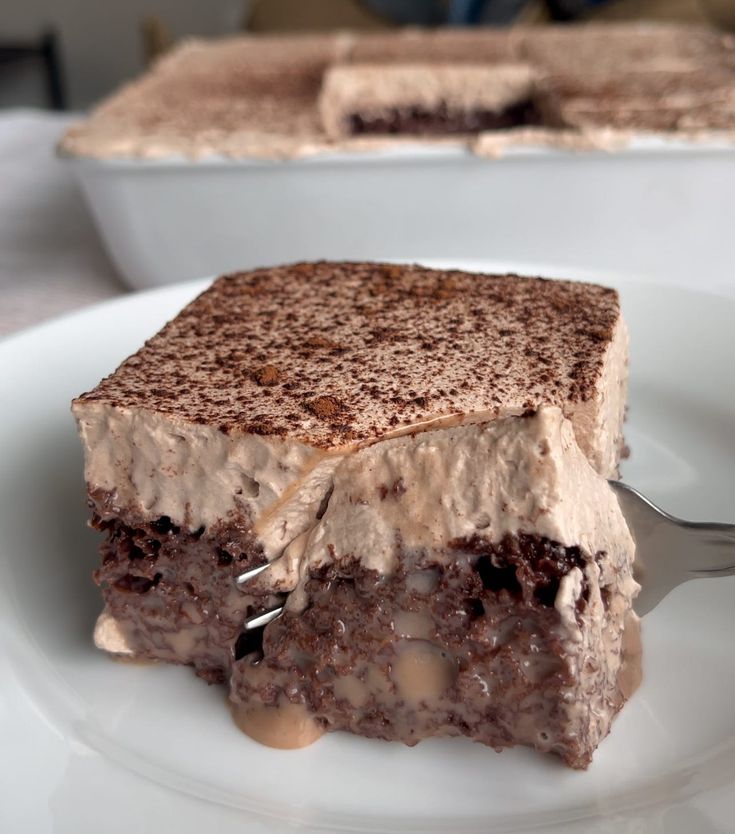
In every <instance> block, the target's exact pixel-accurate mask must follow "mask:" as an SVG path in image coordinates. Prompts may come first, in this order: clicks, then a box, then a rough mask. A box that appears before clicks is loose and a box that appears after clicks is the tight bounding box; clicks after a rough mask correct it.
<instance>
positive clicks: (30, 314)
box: [0, 110, 126, 336]
mask: <svg viewBox="0 0 735 834" xmlns="http://www.w3.org/2000/svg"><path fill="white" fill-rule="evenodd" d="M71 121H73V118H72V117H70V116H68V115H60V114H52V113H44V112H41V111H30V110H10V111H5V112H4V113H0V336H3V335H6V334H8V333H11V332H13V331H14V330H18V329H20V328H23V327H27V326H29V325H31V324H35V323H36V322H39V321H42V320H43V319H47V318H50V317H52V316H56V315H59V314H60V313H63V312H65V311H67V310H71V309H75V308H79V307H82V306H84V305H86V304H91V303H93V302H96V301H101V300H102V299H105V298H110V297H112V296H115V295H119V294H121V293H123V292H125V291H126V290H125V287H124V286H123V284H122V282H121V281H120V279H119V278H118V277H117V275H116V273H115V270H114V267H113V266H112V264H111V263H110V260H109V258H108V257H107V254H106V253H105V251H104V250H103V248H102V243H101V242H100V239H99V237H98V235H97V232H96V231H95V229H94V226H93V225H92V219H91V217H90V216H89V213H88V211H87V208H86V206H85V205H84V203H83V201H82V196H81V194H80V193H79V192H78V190H77V187H76V184H75V183H74V181H73V180H72V177H71V174H70V172H69V171H67V170H66V169H65V168H64V165H63V163H62V162H60V161H59V160H57V159H56V157H55V153H54V147H55V145H56V142H57V140H58V138H59V136H60V135H61V133H62V132H63V131H64V130H65V129H66V126H67V125H68V124H69V123H70V122H71Z"/></svg>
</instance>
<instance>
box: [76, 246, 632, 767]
mask: <svg viewBox="0 0 735 834" xmlns="http://www.w3.org/2000/svg"><path fill="white" fill-rule="evenodd" d="M626 381H627V335H626V329H625V325H624V322H623V319H622V317H621V313H620V306H619V301H618V297H617V294H616V293H615V292H614V291H613V290H610V289H606V288H603V287H599V286H595V285H591V284H584V283H575V282H567V281H548V280H544V279H540V278H526V277H519V276H515V275H475V274H469V273H464V272H459V271H437V270H430V269H425V268H422V267H418V266H399V265H392V264H374V263H328V262H322V263H307V264H296V265H293V266H286V267H280V268H273V269H263V270H256V271H254V272H250V273H240V274H235V275H230V276H225V277H223V278H220V279H219V280H218V281H216V282H215V283H214V284H213V286H212V287H211V288H210V289H209V290H207V291H206V292H205V293H204V294H202V295H201V296H200V297H199V298H198V299H196V300H195V301H193V302H192V303H191V304H190V305H189V306H188V307H187V308H185V309H184V310H183V311H182V312H181V313H180V314H179V316H177V317H176V318H175V319H174V320H173V321H172V322H170V323H169V324H168V325H166V326H165V327H164V328H163V330H162V331H161V332H160V333H158V334H157V335H156V336H154V337H153V338H152V339H151V340H150V341H149V342H147V343H146V345H145V346H144V347H143V348H141V350H140V351H139V352H138V353H136V354H135V355H134V356H132V357H130V358H129V359H128V360H126V361H125V362H124V363H123V364H122V365H121V366H120V368H118V369H117V371H115V373H114V374H112V375H111V376H110V377H107V378H106V379H105V380H103V381H102V382H101V383H100V384H99V385H98V386H97V387H96V388H95V389H94V390H93V391H91V392H89V393H87V394H83V395H82V396H81V397H79V398H78V399H77V400H75V402H74V405H73V409H74V413H75V416H76V418H77V421H78V425H79V429H80V434H81V437H82V441H83V443H84V448H85V476H86V481H87V488H88V492H89V500H90V505H91V508H92V512H93V520H92V523H93V525H94V526H95V527H97V528H99V529H100V530H102V531H103V532H104V536H105V537H104V542H103V544H102V565H101V567H100V568H99V569H98V571H97V572H96V579H97V582H98V583H99V584H100V586H101V588H102V593H103V597H104V600H105V608H104V611H103V613H102V614H101V616H100V618H99V621H98V623H97V627H96V630H95V638H96V642H97V645H98V646H99V647H100V648H102V649H104V650H106V651H108V652H110V653H112V654H114V655H117V656H120V657H136V658H150V659H154V660H162V661H169V662H176V663H186V664H190V665H192V666H193V667H194V669H195V670H196V671H197V673H198V674H200V675H201V676H203V677H205V678H206V679H207V680H209V681H212V682H228V681H229V684H230V698H231V702H232V705H233V709H234V712H235V716H236V719H237V722H238V724H239V725H240V726H241V727H242V728H243V729H245V730H246V732H248V733H249V734H251V735H252V736H253V737H255V738H258V739H260V740H262V741H265V742H266V743H271V744H274V745H277V746H283V747H293V746H299V745H302V744H304V743H306V742H308V741H311V740H314V739H315V738H316V737H318V735H320V734H321V733H322V732H324V731H326V730H330V729H335V730H337V729H344V730H350V731H352V732H357V733H360V734H363V735H367V736H375V737H379V738H386V739H399V740H402V741H405V742H407V743H415V742H416V741H418V740H420V739H421V738H425V737H427V736H432V735H466V736H469V737H470V738H473V739H476V740H478V741H482V742H484V743H486V744H489V745H491V746H494V747H496V748H501V747H505V746H510V745H513V744H527V745H531V746H534V747H536V748H538V749H540V750H550V751H553V752H556V753H558V754H559V755H561V756H562V757H563V758H564V760H565V761H566V762H567V763H568V764H570V765H571V766H573V767H584V766H586V765H587V764H588V763H589V761H590V758H591V755H592V752H593V751H594V749H595V747H596V746H597V744H598V743H599V741H600V739H601V738H603V737H604V736H605V735H606V734H607V732H608V731H609V728H610V722H611V720H612V718H613V716H614V715H615V713H616V712H617V711H618V710H619V709H620V707H621V706H622V704H623V703H624V701H625V699H626V697H628V695H629V694H630V692H631V691H632V688H633V687H634V685H635V680H636V675H637V668H638V657H639V651H638V649H637V637H636V634H637V620H636V617H635V615H634V614H633V612H632V600H633V598H634V595H635V592H636V589H637V586H636V584H635V582H634V580H633V578H632V563H633V558H634V547H633V542H632V540H631V538H630V535H629V533H628V530H627V527H626V525H625V521H624V519H623V516H622V514H621V512H620V509H619V507H618V505H617V501H616V499H615V497H614V495H613V493H612V491H611V489H610V488H609V486H608V484H607V480H606V479H607V478H610V477H614V476H615V475H616V473H617V467H618V463H619V459H620V454H621V451H622V448H623V441H622V423H623V415H624V408H625V391H626ZM259 566H266V567H265V569H264V570H263V571H262V572H260V573H259V574H258V575H257V576H253V578H251V579H248V581H245V582H238V577H242V576H243V574H248V573H249V572H250V571H251V569H253V568H256V567H259ZM281 608H283V613H282V614H281V616H280V617H277V618H276V619H274V620H273V621H272V622H270V623H269V624H268V625H266V626H265V627H264V628H263V627H261V628H248V627H246V623H252V621H253V618H258V617H259V616H260V615H262V614H264V613H267V612H271V611H275V610H278V609H281Z"/></svg>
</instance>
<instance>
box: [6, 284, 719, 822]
mask: <svg viewBox="0 0 735 834" xmlns="http://www.w3.org/2000/svg"><path fill="white" fill-rule="evenodd" d="M591 277H592V278H594V277H595V276H591ZM202 286H203V285H202V284H201V283H198V284H189V285H182V286H174V287H170V288H167V289H164V290H157V291H154V292H150V293H146V294H142V295H137V296H131V297H127V298H124V299H122V300H119V301H115V302H113V303H108V304H105V305H102V306H99V307H96V308H93V309H90V310H87V311H84V312H82V313H79V314H76V315H73V316H70V317H68V318H65V319H62V320H59V321H56V322H53V323H51V324H47V325H44V326H41V327H39V328H37V329H35V330H33V331H30V332H28V333H25V334H23V335H20V336H18V337H15V338H13V339H11V340H9V341H6V342H5V343H3V344H0V450H2V457H1V458H0V661H1V662H2V666H1V667H0V668H1V669H2V671H1V672H0V750H2V756H1V757H0V830H2V831H3V832H9V834H10V832H34V834H35V832H47V831H49V832H50V831H54V832H70V833H71V832H73V833H74V834H85V832H95V834H96V832H121V833H122V832H126V834H128V832H131V831H134V832H148V831H150V832H156V834H159V832H162V831H169V830H176V831H177V832H180V834H186V832H197V834H200V832H201V831H202V830H204V831H209V830H216V831H217V834H229V832H235V831H236V832H238V834H252V832H277V831H278V832H280V831H290V830H293V829H297V830H308V831H320V832H321V831H344V830H348V831H360V832H388V831H390V832H394V831H412V832H438V831H442V832H452V834H459V832H464V831H473V832H474V831H483V832H485V831H527V830H533V831H568V832H571V831H575V832H576V831H584V832H608V831H610V832H612V831H616V832H617V831H630V832H632V831H635V832H643V831H666V832H686V834H691V833H692V832H699V834H705V833H706V832H708V831H723V830H733V827H735V698H734V697H733V692H735V651H734V650H733V635H735V604H733V601H734V600H735V596H734V595H735V580H733V579H726V580H717V581H702V580H700V581H699V582H693V583H690V584H689V585H686V586H684V587H682V588H679V589H678V590H677V591H675V592H674V593H673V594H672V595H671V596H670V597H669V598H668V599H667V600H666V601H665V602H664V603H663V604H662V605H661V606H660V607H659V608H658V609H657V610H656V611H654V612H653V613H652V614H650V615H649V616H648V617H646V618H645V621H644V626H645V630H644V649H645V653H646V655H645V664H646V665H645V682H644V684H643V686H642V688H641V690H640V691H639V692H638V693H637V694H636V695H635V696H634V698H633V699H632V701H631V702H630V704H629V705H628V706H627V707H626V708H625V709H624V710H623V712H622V714H621V715H620V717H619V718H618V720H617V721H616V723H615V726H614V728H613V732H612V735H611V736H610V737H609V738H608V739H607V740H606V741H605V742H604V743H603V744H602V746H601V747H600V749H599V750H598V752H597V754H596V756H595V761H594V763H593V766H592V767H591V769H590V770H589V771H588V772H586V773H575V772H572V771H569V770H567V769H565V768H563V767H562V766H561V765H560V764H559V763H558V762H557V761H556V759H554V758H551V757H543V756H540V755H537V754H534V753H533V752H531V751H528V750H522V749H519V750H511V751H506V752H504V753H502V754H501V755H498V754H496V753H494V752H493V751H492V750H489V749H487V748H484V747H481V746H479V745H473V744H471V743H469V742H464V741H459V740H433V741H428V742H424V743H422V744H421V745H419V746H418V747H416V748H413V749H409V748H406V747H402V746H400V745H397V744H386V743H383V742H379V741H369V740H365V739H359V738H353V737H350V736H348V735H343V734H337V735H334V736H330V737H326V738H324V739H322V740H321V741H320V742H319V743H318V744H315V745H313V746H312V747H310V748H307V749H305V750H301V751H296V752H279V751H275V750H270V749H266V748H264V747H260V746H258V745H256V744H255V743H254V742H252V741H250V740H249V739H247V738H246V737H244V736H242V735H241V734H240V733H238V732H237V731H236V730H235V728H234V726H233V725H232V723H231V721H230V718H229V715H228V712H227V709H226V708H225V704H224V693H223V692H222V690H220V689H218V688H216V687H207V686H206V685H204V684H203V683H201V682H200V681H198V680H197V679H196V678H195V677H194V676H193V675H192V674H191V673H190V672H189V671H188V670H186V669H180V668H171V667H165V666H160V667H159V666H153V667H142V666H135V665H124V664H116V663H113V662H110V660H108V659H107V658H106V657H105V656H104V655H102V654H101V653H99V652H97V651H95V650H94V648H93V646H92V643H91V633H92V625H93V622H94V619H95V616H96V614H97V612H98V610H99V608H100V600H99V595H98V591H97V589H96V588H95V587H94V586H93V584H92V582H91V579H90V576H89V574H90V571H91V569H92V567H93V566H94V564H95V562H96V553H95V550H96V544H97V537H96V535H94V534H92V533H91V532H90V531H88V530H87V529H85V521H86V516H87V513H86V508H85V505H84V485H83V480H82V463H81V454H80V448H79V445H78V442H77V439H76V436H75V430H74V425H73V421H72V419H71V416H70V414H69V400H70V399H71V397H72V396H73V395H75V394H77V393H79V392H80V391H82V390H85V389H88V388H90V387H91V386H93V385H94V384H95V383H96V382H97V381H98V379H99V378H100V377H101V376H102V375H104V374H106V373H108V372H109V371H111V370H112V369H113V368H114V367H115V365H116V364H117V363H118V362H119V361H120V360H121V359H122V358H123V357H125V356H126V355H127V354H129V353H130V352H132V351H133V350H135V349H136V348H137V347H138V346H139V345H140V344H141V343H142V341H143V340H144V338H146V337H147V336H149V335H150V334H151V333H153V332H154V331H155V330H156V329H157V328H158V327H159V325H160V324H162V323H163V321H164V320H166V319H167V318H169V317H171V316H173V315H174V314H175V313H176V312H177V311H178V309H179V308H180V307H181V306H182V305H183V304H184V303H185V302H186V301H187V300H188V299H189V298H191V297H192V296H193V295H194V294H195V292H197V291H198V290H199V289H201V287H202ZM622 290H623V304H624V309H625V313H626V317H627V319H628V321H629V323H630V327H631V332H632V339H633V341H632V388H631V394H630V402H631V407H630V418H629V424H628V439H629V441H630V445H631V446H632V448H633V457H632V458H631V460H630V461H629V462H628V463H626V465H625V470H624V475H625V478H626V479H627V480H628V481H629V482H630V483H632V484H635V485H636V486H638V487H639V488H641V489H642V490H643V491H644V492H645V493H647V494H648V495H650V496H651V497H652V498H653V499H655V500H656V501H658V502H659V503H661V504H662V505H663V506H665V507H666V508H668V509H669V510H670V511H672V512H674V513H677V514H681V515H686V516H689V517H692V518H703V517H707V518H711V519H713V520H727V519H728V518H730V519H732V517H733V516H735V507H734V505H733V494H734V493H735V384H734V383H733V369H732V366H733V359H734V358H735V355H734V354H735V347H734V345H735V337H734V336H733V332H734V331H735V302H733V301H727V300H724V299H718V298H716V297H714V296H706V295H698V294H695V293H690V292H687V291H684V290H674V289H670V288H669V289H667V288H663V287H655V286H651V285H648V286H646V285H636V284H630V285H625V284H624V285H622Z"/></svg>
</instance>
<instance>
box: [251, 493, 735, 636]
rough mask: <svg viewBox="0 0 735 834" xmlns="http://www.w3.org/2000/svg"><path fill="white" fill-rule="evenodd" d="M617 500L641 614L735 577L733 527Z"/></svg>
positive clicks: (275, 611) (274, 611)
mask: <svg viewBox="0 0 735 834" xmlns="http://www.w3.org/2000/svg"><path fill="white" fill-rule="evenodd" d="M609 484H610V486H611V487H612V489H613V490H614V491H615V494H616V495H617V497H618V503H619V504H620V509H621V510H622V511H623V515H624V516H625V520H626V521H627V523H628V527H629V528H630V532H631V534H632V536H633V538H634V539H635V543H636V579H637V580H638V582H640V584H641V591H640V593H639V594H638V597H637V598H636V601H635V610H636V613H637V614H638V615H639V616H641V617H642V616H643V615H644V614H648V612H649V611H652V610H653V609H654V608H655V607H656V606H657V605H658V604H659V602H661V600H662V599H663V598H664V597H665V596H667V594H669V593H670V592H671V591H673V590H674V588H676V587H677V586H679V585H681V584H683V583H684V582H688V581H689V580H690V579H700V578H715V577H718V576H735V524H719V523H717V522H701V521H683V520H682V519H680V518H675V517H674V516H673V515H669V514H668V513H667V512H664V511H663V510H661V509H659V508H658V507H657V506H656V505H655V504H653V503H652V502H651V501H649V500H648V499H647V498H646V497H645V496H643V495H641V493H640V492H638V490H636V489H633V487H631V486H628V485H627V484H624V483H622V482H621V481H609ZM273 564H274V562H268V563H267V564H265V565H258V567H255V568H250V570H247V571H245V572H244V573H241V574H240V575H239V576H238V577H237V580H236V582H237V584H238V586H240V587H242V586H243V585H244V584H246V583H247V582H249V581H250V580H251V579H254V578H255V577H256V576H258V575H259V574H261V573H262V572H263V571H264V570H267V569H268V568H269V567H271V565H273ZM283 608H284V606H283V605H279V606H277V607H275V608H271V609H269V610H268V611H264V612H262V613H260V614H257V615H256V616H254V617H250V618H249V619H248V620H246V621H245V623H244V625H243V631H252V630H254V629H257V628H263V627H264V626H267V625H268V623H271V622H273V620H275V619H276V618H277V617H280V615H281V614H282V613H283Z"/></svg>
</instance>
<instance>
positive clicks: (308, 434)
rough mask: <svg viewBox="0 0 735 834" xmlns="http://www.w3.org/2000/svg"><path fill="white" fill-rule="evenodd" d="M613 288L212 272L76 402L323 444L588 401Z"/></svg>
mask: <svg viewBox="0 0 735 834" xmlns="http://www.w3.org/2000/svg"><path fill="white" fill-rule="evenodd" d="M619 319H620V306H619V302H618V296H617V293H616V292H615V291H614V290H612V289H607V288H605V287H600V286H596V285H593V284H584V283H580V282H569V281H548V280H545V279H543V278H529V277H519V276H517V275H477V274H472V273H466V272H460V271H457V270H445V271H442V270H433V269H426V268H424V267H421V266H415V265H396V264H379V263H378V264H376V263H344V262H317V263H300V264H293V265H290V266H283V267H275V268H269V269H259V270H255V271H253V272H242V273H234V274H232V275H227V276H224V277H222V278H219V279H218V280H217V281H215V283H214V284H213V285H212V286H211V287H210V288H209V289H208V290H207V291H206V292H205V293H203V294H202V295H201V296H200V297H199V298H197V299H196V300H194V301H193V302H192V303H191V304H189V305H188V306H187V307H186V308H185V309H184V310H182V312H181V313H180V314H179V315H178V316H177V317H176V318H175V319H174V320H173V321H171V322H169V324H167V325H166V326H165V327H164V328H163V329H162V330H161V331H160V332H159V333H158V334H157V335H155V336H154V337H153V338H152V339H150V340H149V341H148V342H147V343H146V344H145V345H144V346H143V347H142V348H141V349H140V350H139V351H138V352H137V353H136V354H135V355H134V356H132V357H130V358H129V359H127V360H126V361H125V362H124V363H123V364H122V365H121V366H120V368H118V370H117V371H116V372H115V373H114V374H112V375H111V376H109V377H107V379H105V380H103V381H102V382H101V383H100V384H99V385H98V386H97V387H96V388H95V389H94V390H93V391H91V392H89V393H88V394H84V395H82V397H80V398H79V399H80V401H86V402H104V403H107V404H109V405H112V406H114V407H118V408H143V409H146V410H149V411H153V412H157V413H159V414H162V415H168V416H172V417H175V418H176V419H177V420H185V421H189V422H191V423H195V424H201V425H212V426H216V427H219V428H220V430H221V431H223V432H225V433H227V434H238V433H243V432H250V433H255V434H262V435H275V436H280V437H290V438H294V439H298V440H302V441H304V442H307V443H310V444H312V445H314V446H318V447H321V448H332V447H336V446H341V445H344V444H345V443H348V442H362V441H366V440H370V439H374V438H378V437H381V436H383V435H384V434H385V433H386V432H389V431H394V430H395V429H397V428H400V427H402V426H410V425H412V424H414V423H416V422H418V421H420V420H425V419H431V418H433V417H435V416H441V415H446V414H457V415H461V414H466V413H468V412H477V411H483V412H488V413H489V414H491V415H492V414H493V413H497V412H499V411H501V410H504V409H508V408H513V409H517V410H519V411H523V410H526V409H530V410H533V409H535V408H536V407H538V406H539V405H540V404H550V405H558V406H560V407H562V408H563V409H565V410H566V409H568V408H573V407H574V405H575V404H577V403H580V402H585V401H587V400H588V399H590V398H591V397H593V396H595V391H596V386H597V384H598V381H599V375H600V371H601V369H602V366H603V360H604V357H605V353H606V351H607V349H608V346H609V344H610V341H611V339H612V337H613V333H614V330H615V328H616V326H617V325H618V322H619Z"/></svg>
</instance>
